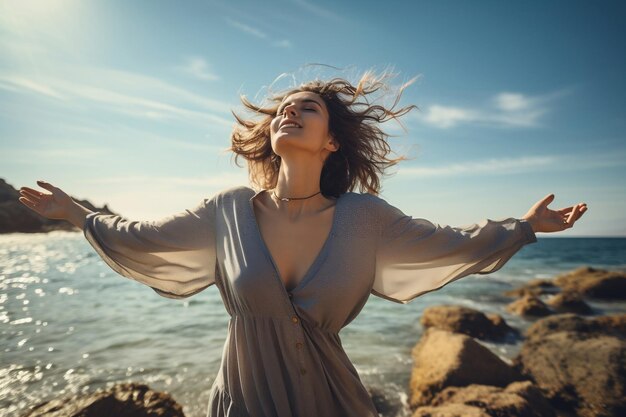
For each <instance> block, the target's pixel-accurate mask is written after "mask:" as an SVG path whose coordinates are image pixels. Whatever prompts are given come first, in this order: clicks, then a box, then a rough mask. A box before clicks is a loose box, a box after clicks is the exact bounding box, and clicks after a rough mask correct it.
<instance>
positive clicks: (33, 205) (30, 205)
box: [17, 197, 37, 210]
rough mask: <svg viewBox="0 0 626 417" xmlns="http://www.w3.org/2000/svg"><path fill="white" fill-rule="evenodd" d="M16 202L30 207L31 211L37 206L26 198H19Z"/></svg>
mask: <svg viewBox="0 0 626 417" xmlns="http://www.w3.org/2000/svg"><path fill="white" fill-rule="evenodd" d="M17 201H19V202H20V203H22V204H24V205H25V206H27V207H30V208H31V209H33V210H34V209H35V207H36V206H37V204H36V203H35V202H33V201H31V200H29V199H27V198H26V197H20V198H18V199H17Z"/></svg>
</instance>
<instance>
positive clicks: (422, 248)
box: [372, 198, 537, 304]
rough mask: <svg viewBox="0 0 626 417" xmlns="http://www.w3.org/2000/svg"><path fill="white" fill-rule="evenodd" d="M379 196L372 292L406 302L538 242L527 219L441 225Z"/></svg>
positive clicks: (491, 269)
mask: <svg viewBox="0 0 626 417" xmlns="http://www.w3.org/2000/svg"><path fill="white" fill-rule="evenodd" d="M377 201H378V204H377V214H378V225H379V227H380V229H379V236H378V242H377V246H376V272H375V277H374V284H373V288H372V294H374V295H376V296H379V297H381V298H385V299H388V300H391V301H394V302H397V303H402V304H406V303H408V302H409V301H411V300H413V299H414V298H416V297H418V296H420V295H422V294H425V293H427V292H430V291H434V290H437V289H439V288H441V287H443V286H444V285H446V284H448V283H450V282H452V281H455V280H457V279H459V278H462V277H465V276H467V275H470V274H489V273H491V272H494V271H497V270H498V269H500V268H501V267H502V266H503V265H504V264H505V263H506V262H507V261H508V260H509V259H510V258H511V257H512V256H513V255H514V254H515V253H516V252H517V251H518V250H519V249H521V248H522V246H524V245H525V244H528V243H533V242H536V241H537V237H536V236H535V232H534V231H533V229H532V227H531V225H530V223H528V222H527V221H526V220H524V219H516V218H513V217H508V218H504V219H499V220H491V219H484V220H482V221H480V222H479V223H475V224H471V225H467V226H461V227H452V226H445V225H444V226H442V225H439V224H435V223H431V222H430V221H428V220H426V219H421V218H413V217H411V216H409V215H406V214H405V213H403V212H402V211H401V210H400V209H398V208H396V207H394V206H392V205H390V204H389V203H387V202H386V201H385V200H383V199H380V198H377Z"/></svg>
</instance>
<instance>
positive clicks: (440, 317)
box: [420, 306, 516, 339]
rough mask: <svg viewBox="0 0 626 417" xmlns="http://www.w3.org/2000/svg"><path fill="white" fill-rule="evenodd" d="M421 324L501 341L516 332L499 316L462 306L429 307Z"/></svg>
mask: <svg viewBox="0 0 626 417" xmlns="http://www.w3.org/2000/svg"><path fill="white" fill-rule="evenodd" d="M420 322H421V324H422V326H424V327H436V328H438V329H441V330H448V331H450V332H454V333H463V334H466V335H468V336H472V337H477V338H480V339H500V338H503V337H504V336H506V334H507V333H509V332H516V330H515V329H513V328H511V327H509V326H508V325H507V324H506V322H505V321H504V319H503V318H502V317H501V316H499V315H497V314H484V313H483V312H481V311H478V310H474V309H471V308H468V307H461V306H434V307H429V308H427V309H425V310H424V314H423V315H422V318H421V320H420Z"/></svg>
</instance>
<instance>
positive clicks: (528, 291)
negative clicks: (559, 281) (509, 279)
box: [504, 279, 560, 297]
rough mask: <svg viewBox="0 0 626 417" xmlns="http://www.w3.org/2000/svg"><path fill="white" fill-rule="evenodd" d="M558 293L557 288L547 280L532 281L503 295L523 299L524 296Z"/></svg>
mask: <svg viewBox="0 0 626 417" xmlns="http://www.w3.org/2000/svg"><path fill="white" fill-rule="evenodd" d="M559 291H560V289H559V287H557V286H556V285H554V283H553V282H552V281H550V280H548V279H533V280H530V281H528V282H527V283H525V284H524V285H522V286H521V287H519V288H515V289H513V290H509V291H505V292H504V295H506V296H507V297H523V296H525V295H535V296H538V295H542V294H556V293H558V292H559Z"/></svg>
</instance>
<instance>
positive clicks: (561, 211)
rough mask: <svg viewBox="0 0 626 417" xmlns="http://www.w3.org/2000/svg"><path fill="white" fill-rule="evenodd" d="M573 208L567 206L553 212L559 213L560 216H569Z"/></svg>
mask: <svg viewBox="0 0 626 417" xmlns="http://www.w3.org/2000/svg"><path fill="white" fill-rule="evenodd" d="M573 208H574V206H569V207H565V208H562V209H559V210H555V211H556V212H557V213H561V214H569V212H570V211H572V209H573Z"/></svg>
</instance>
